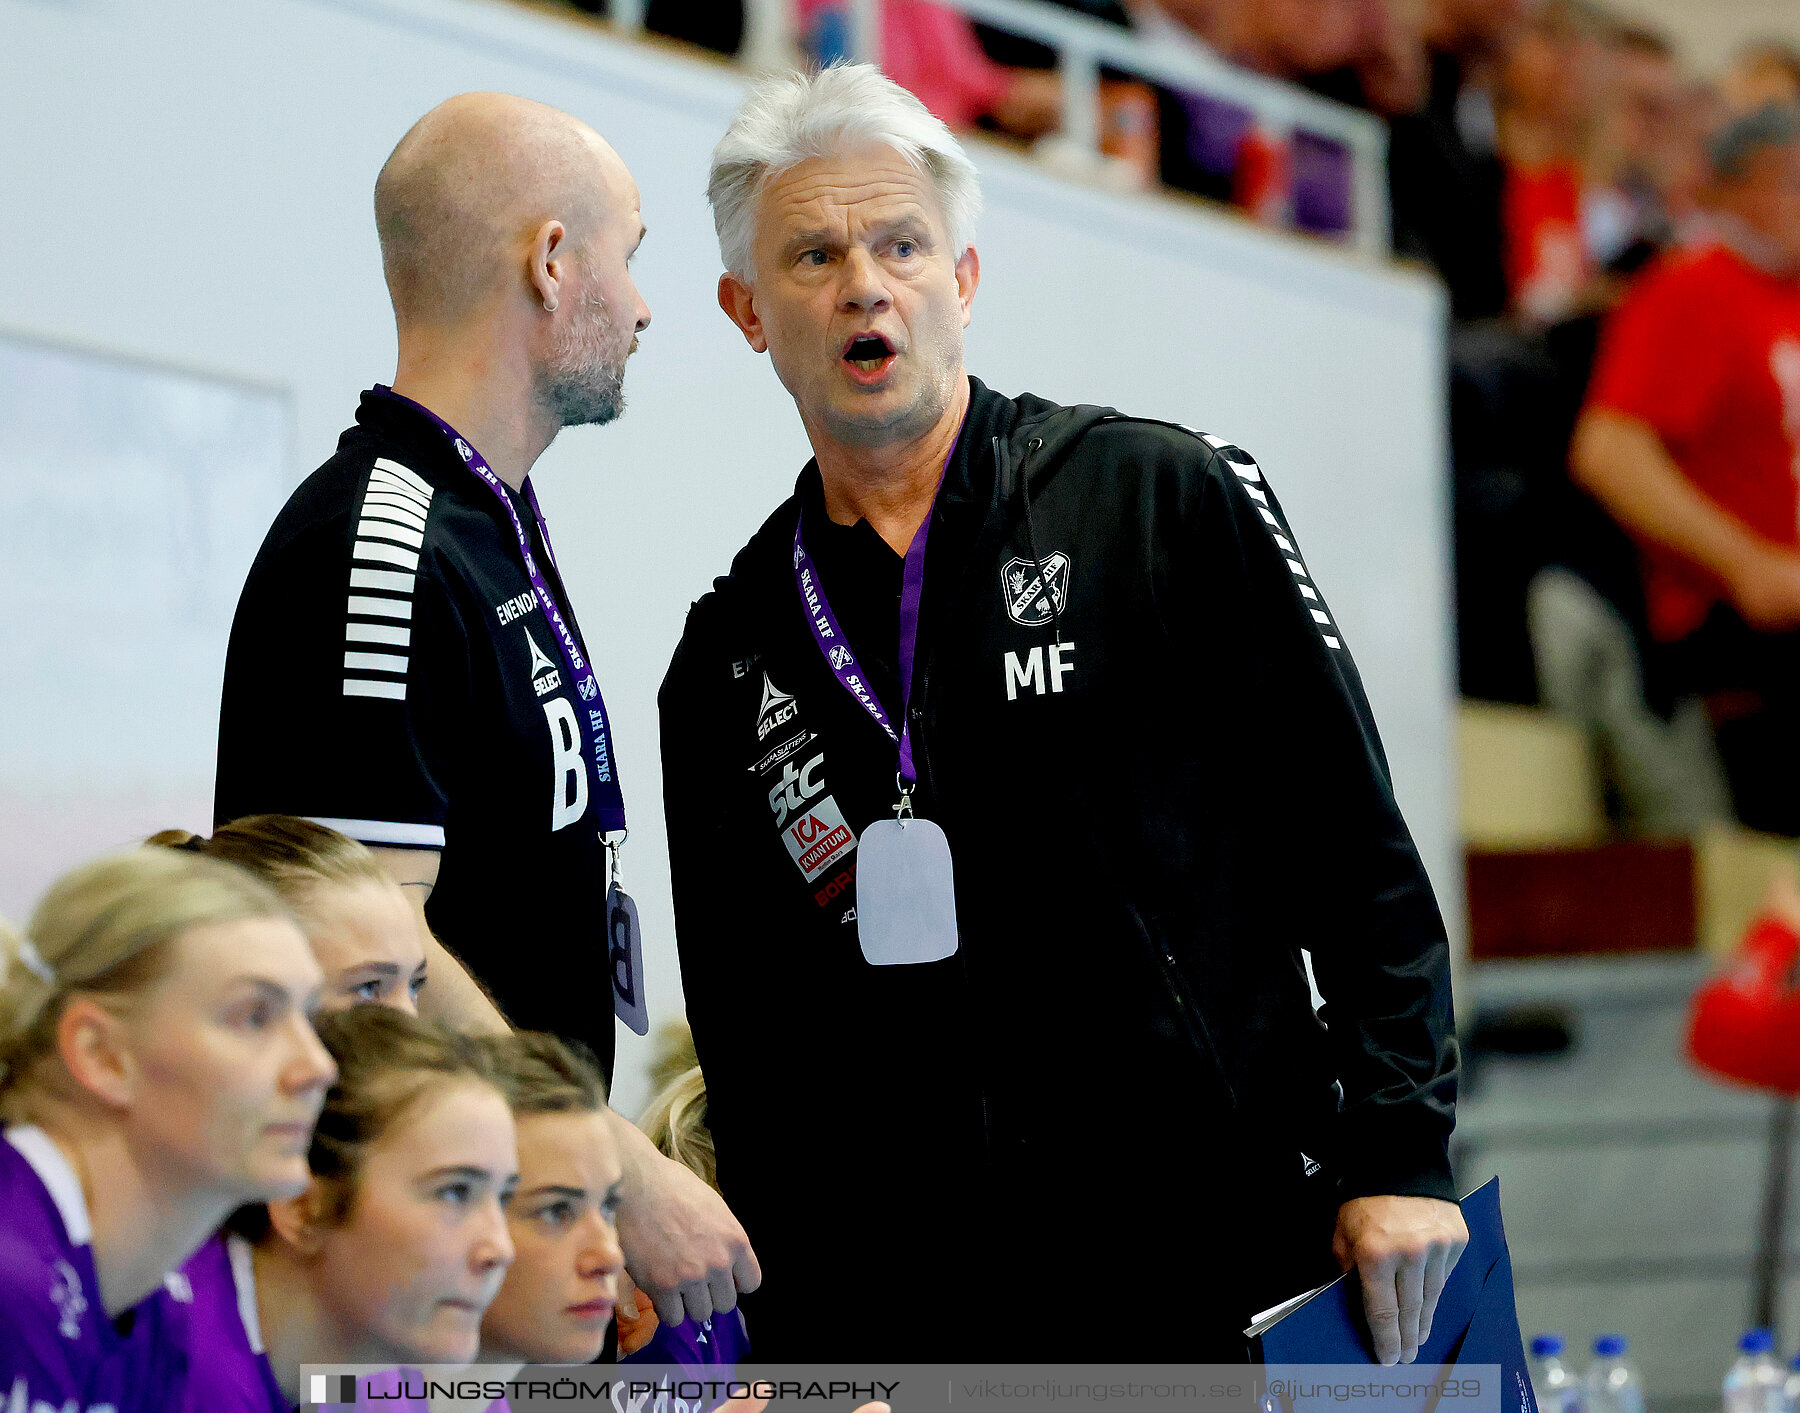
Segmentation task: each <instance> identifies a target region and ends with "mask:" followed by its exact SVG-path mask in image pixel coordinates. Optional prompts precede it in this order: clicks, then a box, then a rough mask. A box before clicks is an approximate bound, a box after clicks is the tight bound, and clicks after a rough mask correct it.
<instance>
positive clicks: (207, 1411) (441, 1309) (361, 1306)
mask: <svg viewBox="0 0 1800 1413" xmlns="http://www.w3.org/2000/svg"><path fill="white" fill-rule="evenodd" d="M319 1034H320V1037H321V1038H322V1039H323V1040H324V1042H325V1046H326V1048H327V1049H328V1050H329V1051H330V1052H331V1054H332V1056H333V1057H334V1058H335V1059H336V1061H337V1066H338V1080H337V1083H336V1084H334V1085H333V1086H332V1088H331V1091H330V1094H329V1095H328V1096H327V1098H326V1102H325V1108H324V1112H323V1113H322V1114H321V1115H320V1117H319V1124H318V1130H317V1132H316V1133H315V1135H314V1137H313V1141H312V1146H311V1150H310V1152H309V1154H308V1164H309V1167H310V1175H311V1176H310V1181H309V1182H308V1184H307V1185H306V1187H305V1189H304V1191H302V1192H300V1193H299V1194H298V1195H297V1196H292V1197H290V1198H288V1199H287V1200H284V1201H279V1202H271V1203H269V1204H268V1206H267V1207H266V1208H254V1209H251V1210H250V1211H249V1212H245V1213H240V1214H238V1216H237V1217H235V1218H233V1221H232V1230H231V1231H229V1232H227V1233H222V1234H221V1235H220V1236H218V1237H217V1238H216V1239H215V1240H213V1241H211V1242H209V1243H207V1245H206V1246H205V1247H203V1248H202V1249H201V1251H200V1252H199V1254H198V1255H197V1256H195V1258H194V1259H193V1260H192V1261H190V1262H189V1263H188V1266H187V1268H186V1273H187V1275H188V1278H189V1280H190V1282H191V1284H192V1286H193V1292H194V1306H193V1325H194V1329H195V1340H194V1348H195V1355H196V1357H195V1361H194V1371H193V1376H192V1379H191V1380H190V1384H189V1398H188V1402H187V1405H186V1407H187V1409H188V1410H189V1413H288V1410H289V1409H291V1408H293V1407H294V1406H295V1405H296V1404H298V1403H302V1402H305V1403H311V1402H314V1401H315V1400H313V1399H312V1398H311V1397H310V1395H311V1393H312V1390H311V1389H310V1388H302V1387H301V1378H300V1375H301V1368H302V1366H303V1365H306V1364H328V1365H329V1364H338V1365H344V1364H363V1365H369V1364H373V1365H379V1366H383V1367H385V1368H388V1369H392V1370H403V1369H404V1368H405V1367H406V1366H410V1365H420V1364H467V1363H468V1362H469V1361H471V1360H472V1359H474V1357H475V1352H476V1348H477V1345H478V1343H479V1340H480V1334H481V1320H482V1315H483V1313H484V1312H485V1311H486V1309H487V1307H488V1303H489V1302H490V1301H491V1300H492V1299H493V1298H494V1294H495V1292H496V1291H498V1290H499V1288H500V1282H501V1280H502V1278H503V1277H504V1276H505V1274H506V1268H507V1266H508V1265H509V1264H510V1263H511V1261H512V1258H513V1247H512V1240H511V1237H510V1236H509V1235H508V1232H507V1223H506V1216H505V1212H504V1210H503V1209H504V1206H505V1204H506V1202H507V1200H508V1198H509V1197H510V1195H511V1192H512V1188H513V1184H514V1181H515V1180H516V1174H517V1166H518V1158H517V1151H516V1148H515V1146H514V1135H513V1120H512V1113H511V1110H510V1109H509V1108H508V1106H507V1099H506V1096H505V1094H504V1093H503V1091H502V1087H501V1081H500V1078H499V1077H498V1075H497V1074H496V1072H495V1069H494V1066H493V1064H492V1062H491V1060H490V1058H489V1052H488V1050H487V1049H486V1047H485V1046H484V1045H483V1044H482V1043H480V1042H478V1041H476V1040H475V1039H473V1038H471V1037H469V1036H464V1035H460V1034H457V1033H456V1032H453V1031H451V1030H448V1029H446V1028H444V1027H442V1026H439V1025H436V1024H434V1023H432V1022H429V1021H422V1020H419V1019H417V1018H416V1017H412V1016H408V1015H405V1014H404V1013H402V1012H400V1011H398V1010H395V1009H393V1008H391V1007H384V1006H356V1007H353V1008H351V1009H350V1010H347V1011H342V1012H339V1013H338V1014H336V1015H331V1016H327V1017H325V1018H324V1019H322V1020H321V1021H320V1022H319ZM403 1382H404V1380H403V1378H402V1377H401V1376H400V1375H398V1374H396V1375H394V1376H390V1377H389V1378H387V1379H385V1380H379V1381H377V1387H375V1388H370V1387H369V1386H368V1384H367V1383H362V1384H359V1395H361V1396H364V1397H373V1398H374V1399H376V1400H378V1401H377V1402H376V1403H375V1404H374V1406H376V1407H381V1408H387V1409H391V1410H395V1413H404V1410H407V1409H416V1408H423V1407H424V1406H425V1405H424V1403H423V1400H422V1399H417V1400H415V1399H409V1398H405V1397H401V1396H399V1395H400V1393H401V1389H400V1388H399V1387H398V1385H400V1384H402V1383H403Z"/></svg>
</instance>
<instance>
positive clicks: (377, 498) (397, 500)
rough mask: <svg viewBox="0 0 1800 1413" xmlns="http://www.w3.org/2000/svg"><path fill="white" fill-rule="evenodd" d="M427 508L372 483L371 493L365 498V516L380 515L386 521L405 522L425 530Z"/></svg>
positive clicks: (414, 500) (411, 499)
mask: <svg viewBox="0 0 1800 1413" xmlns="http://www.w3.org/2000/svg"><path fill="white" fill-rule="evenodd" d="M427 513H428V512H427V510H426V508H425V507H424V506H423V505H421V504H419V502H418V501H417V500H416V499H415V498H414V497H412V496H403V495H401V494H400V492H399V491H384V490H381V489H380V488H379V484H378V483H371V484H370V487H369V493H368V494H367V495H366V496H364V497H363V514H364V515H379V516H381V517H382V518H383V519H384V520H404V521H405V522H406V523H407V524H409V525H417V526H418V527H419V528H420V529H424V528H425V516H426V514H427Z"/></svg>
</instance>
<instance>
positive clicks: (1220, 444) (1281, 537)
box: [1182, 427, 1344, 652]
mask: <svg viewBox="0 0 1800 1413" xmlns="http://www.w3.org/2000/svg"><path fill="white" fill-rule="evenodd" d="M1182 430H1183V431H1186V432H1193V434H1194V435H1195V436H1196V437H1198V438H1199V439H1200V440H1201V441H1203V442H1205V443H1206V444H1207V445H1208V446H1209V447H1211V448H1212V449H1213V450H1214V451H1216V452H1218V454H1219V457H1220V459H1221V460H1223V461H1224V463H1225V464H1226V465H1227V466H1229V467H1230V468H1231V469H1232V471H1233V472H1234V473H1236V475H1237V478H1238V483H1239V484H1240V485H1241V486H1242V487H1243V489H1244V494H1245V495H1247V496H1249V497H1250V501H1251V503H1252V504H1253V505H1254V506H1255V507H1256V514H1257V516H1258V517H1259V518H1260V519H1261V520H1262V522H1263V524H1265V525H1267V526H1268V527H1269V537H1270V538H1271V539H1272V540H1274V541H1275V545H1276V548H1277V549H1279V550H1280V551H1281V558H1282V562H1283V563H1285V564H1286V565H1287V567H1288V570H1289V572H1290V573H1292V574H1293V576H1294V587H1295V588H1296V589H1298V590H1299V591H1300V597H1301V599H1302V600H1304V601H1305V605H1306V611H1307V613H1308V615H1309V616H1310V617H1311V618H1312V621H1313V622H1314V623H1316V624H1317V625H1318V626H1319V628H1320V630H1321V631H1320V633H1319V637H1320V638H1321V639H1322V640H1323V641H1324V643H1325V646H1326V647H1328V648H1334V649H1336V650H1338V651H1340V652H1341V651H1342V650H1343V647H1344V644H1343V640H1342V639H1341V638H1339V637H1337V636H1336V634H1335V633H1334V632H1331V631H1325V630H1330V629H1332V628H1333V627H1334V625H1333V624H1332V621H1331V615H1330V614H1329V613H1327V612H1326V611H1325V608H1324V600H1322V599H1321V598H1320V597H1319V592H1318V590H1317V589H1315V588H1313V586H1312V585H1311V584H1309V583H1307V582H1306V580H1307V572H1306V566H1305V565H1304V564H1303V563H1301V561H1300V551H1299V550H1298V549H1296V548H1295V547H1294V542H1293V541H1292V540H1291V539H1289V538H1288V537H1287V535H1285V534H1283V533H1282V524H1281V521H1279V520H1277V519H1276V518H1275V514H1274V512H1273V511H1272V510H1270V508H1269V496H1268V493H1267V492H1266V491H1265V490H1264V489H1263V488H1262V486H1259V485H1256V484H1253V483H1255V482H1262V481H1263V474H1262V471H1261V469H1260V468H1259V467H1258V466H1257V465H1256V463H1255V462H1254V461H1252V460H1251V459H1250V456H1249V454H1248V453H1247V452H1245V451H1243V450H1241V449H1240V448H1239V447H1237V446H1236V445H1235V444H1233V443H1231V442H1228V441H1225V440H1224V439H1223V438H1220V437H1215V436H1211V435H1209V434H1208V433H1206V432H1198V431H1195V430H1194V428H1192V427H1184V428H1182ZM1266 484H1267V482H1263V485H1266ZM1315 605H1318V606H1317V607H1315Z"/></svg>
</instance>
